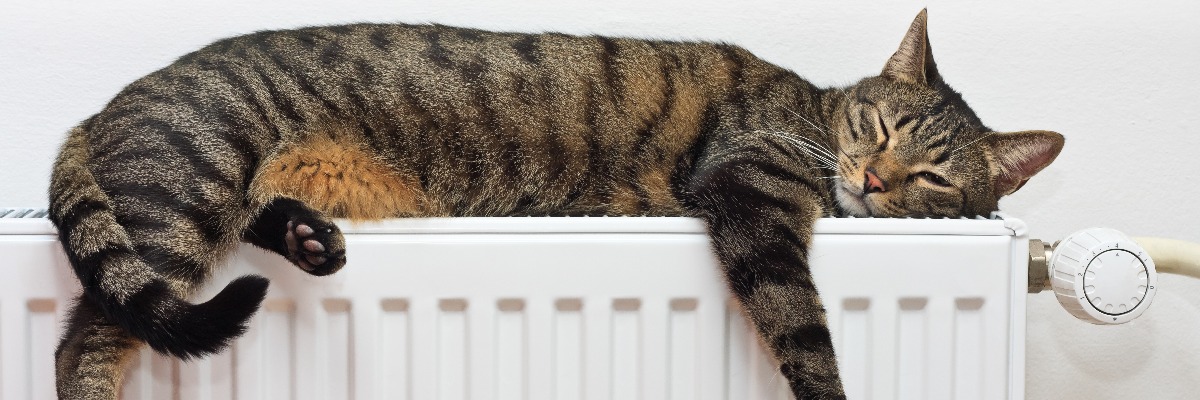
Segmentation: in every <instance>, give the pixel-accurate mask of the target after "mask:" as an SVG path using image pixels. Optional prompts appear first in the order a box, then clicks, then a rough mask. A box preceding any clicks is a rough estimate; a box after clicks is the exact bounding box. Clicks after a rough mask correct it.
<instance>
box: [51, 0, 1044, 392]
mask: <svg viewBox="0 0 1200 400" xmlns="http://www.w3.org/2000/svg"><path fill="white" fill-rule="evenodd" d="M1062 145H1063V138H1062V136H1060V135H1058V134H1057V133H1053V132H1045V131H1027V132H1016V133H999V132H994V131H992V130H990V129H988V128H987V127H985V126H984V125H983V124H982V123H981V122H980V121H979V119H978V118H977V117H976V116H975V114H974V113H973V112H972V111H971V110H970V109H969V108H968V107H967V105H966V103H965V102H964V101H963V100H962V98H961V97H960V96H959V94H958V93H956V92H954V91H953V90H951V89H950V87H949V86H947V85H946V83H945V82H944V81H943V80H942V77H941V76H940V75H939V74H938V72H937V68H936V65H935V63H934V61H933V55H932V53H931V51H930V47H929V42H928V40H927V38H926V30H925V12H924V11H922V12H921V14H919V15H918V16H917V18H916V19H915V20H914V21H913V23H912V26H911V28H910V30H909V31H908V33H907V34H906V35H905V37H904V39H903V40H902V42H901V45H900V48H899V50H897V51H896V53H895V54H894V55H893V56H892V57H891V58H890V59H889V60H888V61H887V62H886V64H885V66H884V68H883V72H882V73H881V74H880V75H879V76H875V77H869V78H866V79H863V80H861V81H859V82H858V83H856V84H854V85H852V86H849V87H846V88H835V89H822V88H818V87H815V86H813V85H812V84H810V83H809V82H806V81H805V80H803V79H801V78H800V77H799V76H797V75H796V74H795V73H793V72H791V71H789V70H786V69H783V68H780V67H778V66H775V65H772V64H770V63H767V62H765V61H763V60H760V59H758V58H756V57H754V56H753V55H751V54H750V53H749V52H747V51H746V50H744V49H741V48H739V47H736V46H732V45H728V44H720V43H697V42H670V41H651V40H634V39H622V38H606V37H598V36H589V37H580V36H569V35H562V34H520V33H497V32H485V31H479V30H473V29H462V28H452V27H445V26H437V25H376V24H357V25H347V26H334V27H321V28H305V29H298V30H289V31H273V32H259V33H255V34H251V35H246V36H241V37H235V38H231V39H226V40H221V41H218V42H216V43H214V44H212V45H209V46H207V47H205V48H203V49H200V50H198V51H196V52H193V53H191V54H188V55H185V56H183V57H182V58H180V59H179V60H178V61H176V62H175V63H173V64H171V65H170V66H167V67H166V68H163V69H161V70H159V71H157V72H154V73H152V74H150V75H148V76H146V77H144V78H141V79H139V80H137V81H136V82H134V83H132V84H130V85H129V86H128V87H126V88H125V89H124V90H123V91H121V93H119V94H118V95H117V96H116V98H114V99H113V100H112V101H111V102H110V103H109V104H108V105H107V106H106V107H105V108H104V110H103V111H101V112H100V113H98V114H96V115H94V116H92V117H91V118H88V119H87V120H86V121H84V122H82V123H81V124H80V125H79V126H78V127H76V128H74V129H73V130H71V132H70V133H69V135H68V137H67V139H66V143H65V144H64V145H63V146H62V150H61V154H60V155H59V157H58V159H57V162H56V164H55V167H54V174H53V180H52V183H51V189H50V199H51V207H50V208H51V213H50V216H51V219H52V221H53V222H54V224H55V225H56V226H57V227H58V230H59V237H60V239H61V242H62V245H63V247H64V248H65V250H66V254H67V255H68V257H69V259H70V263H71V266H72V268H73V269H74V271H75V273H76V275H77V276H78V278H79V280H80V282H81V283H82V285H83V288H84V290H83V293H82V294H81V295H80V296H79V298H78V303H77V305H76V306H75V307H74V309H72V310H71V313H70V316H69V320H68V324H67V330H66V333H65V334H64V336H63V338H62V341H61V343H60V344H59V347H58V350H57V353H56V359H57V360H56V362H57V382H58V393H59V396H60V397H62V398H69V399H98V398H114V397H116V396H117V394H118V391H119V389H120V386H121V380H122V375H123V368H124V367H125V365H126V364H127V362H128V361H129V359H130V356H131V355H132V354H134V353H135V351H136V350H137V349H138V348H139V347H140V346H141V345H142V343H147V344H149V345H150V347H151V348H153V349H155V350H156V351H158V352H161V353H164V354H169V355H173V356H176V357H180V358H190V357H201V356H205V355H208V354H212V353H215V352H219V351H221V350H222V349H223V348H224V347H225V346H226V345H227V344H229V343H230V341H231V340H232V339H234V338H236V337H237V336H238V335H240V334H241V333H242V332H243V331H244V330H245V326H246V321H247V319H248V318H250V317H251V315H252V314H253V313H254V312H255V311H256V310H257V309H258V306H259V303H260V302H261V301H262V299H263V296H264V295H265V293H266V289H267V282H266V280H265V279H264V278H262V277H257V276H246V277H242V278H239V279H237V280H235V281H234V282H232V283H230V284H229V285H228V286H227V287H225V288H224V290H222V291H221V292H220V294H218V295H216V297H214V298H213V299H211V300H209V301H207V302H204V303H199V304H192V303H189V302H188V301H187V300H185V299H186V298H187V296H189V295H190V294H191V293H193V292H194V291H195V290H196V289H197V288H199V287H200V286H201V285H202V284H203V283H204V282H205V280H206V279H207V278H208V277H209V275H210V274H211V273H212V271H213V268H214V267H215V266H217V265H219V263H220V261H221V260H222V259H223V258H224V257H225V256H226V255H227V254H228V252H229V251H230V250H231V249H232V248H234V247H235V246H236V245H237V243H238V242H239V241H246V242H249V243H252V244H254V245H257V246H259V247H262V248H264V249H267V250H270V251H273V252H276V253H278V254H280V255H281V256H283V257H286V258H287V259H288V260H290V261H291V262H292V263H294V264H295V265H297V266H298V267H299V268H301V269H302V270H303V271H305V272H307V273H309V274H313V275H327V274H331V273H334V272H336V271H337V270H338V269H339V268H341V267H342V266H343V265H344V264H345V263H346V260H347V256H346V254H345V252H344V244H343V240H342V236H341V233H340V231H339V230H338V227H337V226H336V225H334V224H333V223H332V222H331V221H330V218H338V217H344V218H351V219H359V220H369V219H379V218H391V217H424V216H510V215H652V216H690V217H698V218H702V219H703V220H704V221H705V222H706V224H707V227H708V230H709V233H710V236H711V240H712V245H713V248H714V250H715V252H716V256H717V257H718V259H719V260H720V263H721V265H722V267H723V270H724V273H725V276H726V278H727V280H728V284H729V287H730V289H731V291H732V293H733V294H734V295H735V296H736V298H737V299H738V300H739V301H740V303H741V304H742V305H743V306H744V309H745V311H746V314H747V315H748V317H749V319H750V320H751V321H752V322H753V324H754V326H755V327H756V328H757V331H758V334H759V335H760V337H761V339H762V340H763V343H766V344H767V345H768V346H769V347H770V349H771V350H772V351H773V353H774V355H775V357H776V358H777V360H778V361H779V363H780V371H781V372H782V374H783V376H784V377H786V378H787V379H788V381H789V383H790V386H791V389H792V391H793V393H794V394H795V396H796V397H797V398H799V399H838V398H844V397H845V396H844V394H843V391H842V385H841V382H840V380H839V377H838V370H837V366H836V361H835V357H834V351H833V346H832V343H831V340H830V335H829V330H828V328H827V327H826V324H825V315H824V309H823V308H822V306H821V301H820V298H819V297H818V296H817V289H816V288H815V287H814V285H813V281H812V276H811V274H810V272H809V270H808V264H807V262H806V261H807V260H806V256H807V254H808V246H809V242H810V238H811V233H812V227H813V224H814V222H815V221H816V219H817V218H820V217H822V216H876V217H894V216H963V215H986V214H988V213H989V212H991V211H994V210H996V205H997V199H998V198H999V197H1001V196H1003V195H1006V194H1009V193H1012V192H1013V191H1015V190H1017V189H1018V188H1019V187H1020V186H1021V185H1022V184H1023V183H1024V182H1025V181H1026V180H1028V179H1029V178H1030V177H1031V176H1033V174H1035V173H1036V172H1038V171H1039V170H1041V169H1042V168H1044V167H1046V166H1047V165H1048V164H1049V163H1050V162H1051V161H1052V160H1053V159H1054V158H1055V157H1056V156H1057V155H1058V152H1059V151H1060V150H1061V148H1062Z"/></svg>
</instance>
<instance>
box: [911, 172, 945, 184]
mask: <svg viewBox="0 0 1200 400" xmlns="http://www.w3.org/2000/svg"><path fill="white" fill-rule="evenodd" d="M912 179H921V180H924V181H926V182H929V183H932V184H933V185H934V186H941V187H951V186H953V185H951V184H950V181H948V180H946V178H944V177H942V176H941V175H938V174H935V173H933V172H929V171H921V172H918V173H915V174H912Z"/></svg>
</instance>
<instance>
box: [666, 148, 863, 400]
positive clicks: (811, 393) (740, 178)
mask: <svg viewBox="0 0 1200 400" xmlns="http://www.w3.org/2000/svg"><path fill="white" fill-rule="evenodd" d="M771 140H772V139H770V138H763V139H762V140H761V141H757V142H749V143H744V144H742V145H739V146H738V147H737V148H732V149H729V148H726V149H720V150H715V151H714V152H712V153H710V154H709V155H708V156H706V157H705V159H703V160H701V161H700V162H699V163H698V164H697V169H696V174H695V175H694V176H693V180H692V183H691V185H690V188H689V190H690V197H691V198H690V199H689V200H688V202H689V203H690V204H691V205H692V206H693V207H695V208H696V211H697V212H698V213H699V214H700V216H701V217H702V218H704V219H705V221H706V222H707V225H708V231H709V234H710V236H711V238H712V243H713V247H714V249H715V251H716V255H717V257H718V259H719V260H720V262H721V264H722V267H723V268H724V273H725V277H726V279H727V283H728V284H729V286H730V288H731V289H732V292H733V293H734V295H735V296H736V297H737V299H738V301H739V302H740V303H741V304H742V306H743V308H744V310H745V312H746V315H747V317H749V319H750V321H751V322H752V323H753V324H754V327H755V328H756V330H757V331H758V334H759V336H760V337H761V338H762V342H763V343H765V344H767V345H768V346H769V347H770V349H771V351H772V352H773V354H774V355H775V357H776V359H777V360H778V361H779V362H780V372H782V374H783V376H784V377H786V378H787V379H788V383H789V385H790V386H791V390H792V392H793V394H795V396H796V398H797V399H800V400H804V399H844V398H845V394H844V392H843V388H842V384H841V380H840V379H839V377H838V368H837V359H836V357H835V356H834V351H833V343H832V341H831V339H830V333H829V328H828V326H827V325H826V319H825V309H824V307H822V305H821V298H820V297H818V295H817V288H816V286H815V285H814V284H813V279H812V273H811V271H810V270H809V264H808V250H809V246H810V244H811V238H812V228H813V225H814V224H815V222H816V220H817V218H820V217H821V216H822V214H823V210H824V208H825V207H826V206H825V201H824V200H822V199H823V197H822V196H821V195H820V194H819V192H818V190H820V185H819V184H816V183H814V182H817V180H815V179H812V176H813V172H812V171H810V170H808V169H806V168H804V167H803V166H801V165H800V163H797V162H795V160H796V158H795V157H797V156H798V155H796V154H792V153H791V152H790V151H789V150H790V148H791V146H783V145H778V144H775V143H772V142H771ZM718 147H720V146H718Z"/></svg>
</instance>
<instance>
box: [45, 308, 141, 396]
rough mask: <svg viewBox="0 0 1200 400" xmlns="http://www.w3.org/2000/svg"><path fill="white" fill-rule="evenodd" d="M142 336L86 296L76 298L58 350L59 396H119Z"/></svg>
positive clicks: (55, 357) (56, 367) (56, 360)
mask: <svg viewBox="0 0 1200 400" xmlns="http://www.w3.org/2000/svg"><path fill="white" fill-rule="evenodd" d="M143 343H144V342H142V341H141V340H138V339H137V338H134V337H133V336H130V335H129V334H128V333H126V332H125V331H124V330H122V329H121V328H120V327H117V326H116V325H114V324H112V323H110V322H108V320H107V319H106V318H105V317H104V315H103V314H101V312H100V309H99V308H98V307H96V305H95V304H93V303H92V302H91V301H90V300H88V299H87V298H86V297H85V296H83V295H80V296H79V297H77V298H76V300H75V306H74V307H73V308H72V309H71V311H70V313H69V314H68V317H67V323H66V331H64V333H63V336H62V341H61V342H59V344H58V349H57V350H55V353H54V359H55V363H56V365H55V372H56V373H55V379H56V381H57V387H58V398H59V399H71V400H74V399H81V400H82V399H88V400H92V399H116V398H117V395H118V394H119V393H120V390H121V384H122V381H123V378H124V377H125V370H126V369H127V368H128V366H129V362H130V360H132V359H133V356H134V355H136V354H137V352H138V350H139V349H141V347H142V344H143Z"/></svg>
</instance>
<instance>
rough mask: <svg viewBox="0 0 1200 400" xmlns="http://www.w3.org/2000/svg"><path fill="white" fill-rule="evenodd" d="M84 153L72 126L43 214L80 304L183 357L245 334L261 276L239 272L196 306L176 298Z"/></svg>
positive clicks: (260, 292)
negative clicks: (75, 283)
mask: <svg viewBox="0 0 1200 400" xmlns="http://www.w3.org/2000/svg"><path fill="white" fill-rule="evenodd" d="M89 157H90V151H89V149H88V147H87V143H86V137H85V133H84V131H83V128H80V127H76V128H74V129H73V130H72V131H71V133H70V134H69V135H68V138H67V141H66V143H64V144H63V146H62V149H61V151H60V153H59V156H58V159H57V160H55V164H54V171H53V176H52V178H51V183H50V219H51V221H52V222H53V223H54V225H55V226H56V227H57V228H58V237H59V241H60V242H62V246H63V250H65V252H66V254H67V259H68V260H69V261H70V263H71V267H72V269H73V270H74V271H75V276H76V277H78V278H79V282H80V283H81V284H82V285H83V292H84V296H85V298H84V299H83V301H91V302H93V303H95V304H96V305H97V306H99V307H100V309H101V310H103V312H104V315H105V316H107V317H108V319H109V321H110V322H112V323H115V324H117V325H118V326H120V327H121V328H123V329H125V330H126V331H127V332H129V333H130V334H132V335H133V336H135V337H137V338H138V339H141V340H144V341H145V342H146V343H148V344H149V345H150V347H151V348H153V349H154V350H157V351H158V352H160V353H165V354H169V355H172V356H175V357H179V358H181V359H188V358H192V357H200V356H204V355H208V354H212V353H216V352H219V351H221V350H222V349H224V348H225V346H227V345H228V344H229V343H230V341H231V340H233V339H235V338H237V337H238V336H239V335H241V334H242V333H243V332H245V330H246V323H247V321H248V320H249V319H250V317H251V316H253V315H254V312H255V311H257V310H258V307H259V304H260V303H262V300H263V298H264V297H265V296H266V293H267V279H266V278H263V277H261V276H255V275H247V276H243V277H241V278H238V279H236V280H234V281H233V282H231V283H230V284H229V285H228V286H226V287H225V289H223V290H221V292H220V293H219V294H217V295H216V297H213V298H212V299H211V300H209V301H207V302H204V303H200V304H192V303H189V302H187V301H186V300H184V299H183V298H181V297H180V296H179V295H178V294H177V293H176V292H175V291H173V290H172V288H171V287H170V286H169V285H168V282H167V280H166V279H164V278H163V277H162V276H161V275H160V274H158V273H157V272H156V271H155V270H154V269H153V268H151V267H150V265H148V264H147V263H146V262H145V260H143V259H142V258H141V257H140V256H139V255H138V252H137V251H136V250H135V248H134V245H133V243H132V241H131V239H130V236H129V234H128V232H127V231H126V229H125V228H124V227H122V226H121V225H120V224H119V223H118V222H117V217H116V215H115V214H114V213H113V210H112V208H111V204H112V203H111V202H110V201H109V197H108V195H106V194H105V193H104V191H103V190H101V188H100V186H99V185H97V183H96V179H95V177H94V176H93V175H92V171H91V170H90V169H89V168H88V159H89Z"/></svg>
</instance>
